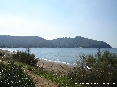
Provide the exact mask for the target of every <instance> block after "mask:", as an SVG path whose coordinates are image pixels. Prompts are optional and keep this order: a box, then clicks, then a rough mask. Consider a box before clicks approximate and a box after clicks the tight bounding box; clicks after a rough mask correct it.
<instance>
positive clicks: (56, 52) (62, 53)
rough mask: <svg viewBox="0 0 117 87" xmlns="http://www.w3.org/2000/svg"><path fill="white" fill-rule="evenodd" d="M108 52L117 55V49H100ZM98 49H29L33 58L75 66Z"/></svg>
mask: <svg viewBox="0 0 117 87" xmlns="http://www.w3.org/2000/svg"><path fill="white" fill-rule="evenodd" d="M1 49H3V50H8V51H10V52H13V51H26V48H1ZM105 50H109V51H110V52H111V53H114V54H116V55H117V48H100V51H101V52H102V53H103V52H104V51H105ZM97 52H98V48H30V53H33V54H35V58H39V59H43V60H46V61H52V62H58V63H64V64H70V65H75V63H76V61H78V60H80V57H79V56H80V55H82V54H84V55H88V54H91V55H95V54H96V53H97Z"/></svg>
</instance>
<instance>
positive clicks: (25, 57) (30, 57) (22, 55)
mask: <svg viewBox="0 0 117 87" xmlns="http://www.w3.org/2000/svg"><path fill="white" fill-rule="evenodd" d="M13 59H15V60H18V61H21V62H23V63H26V64H28V65H32V66H35V64H36V63H37V61H38V60H37V59H35V55H34V54H30V49H29V48H27V50H26V51H25V52H21V51H20V52H19V51H18V52H17V53H16V54H13Z"/></svg>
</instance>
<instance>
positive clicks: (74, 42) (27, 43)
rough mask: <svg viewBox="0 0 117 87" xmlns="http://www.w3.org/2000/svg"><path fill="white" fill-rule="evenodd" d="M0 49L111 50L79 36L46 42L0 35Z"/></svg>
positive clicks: (27, 37) (24, 37)
mask: <svg viewBox="0 0 117 87" xmlns="http://www.w3.org/2000/svg"><path fill="white" fill-rule="evenodd" d="M0 47H3V48H5V47H10V48H11V47H14V48H18V47H23V48H26V47H39V48H43V47H46V48H57V47H58V48H75V47H76V48H79V47H83V48H111V46H110V45H109V44H107V43H106V42H103V41H97V40H92V39H88V38H84V37H80V36H76V37H75V38H66V37H65V38H57V39H54V40H46V39H43V38H41V37H38V36H9V35H0Z"/></svg>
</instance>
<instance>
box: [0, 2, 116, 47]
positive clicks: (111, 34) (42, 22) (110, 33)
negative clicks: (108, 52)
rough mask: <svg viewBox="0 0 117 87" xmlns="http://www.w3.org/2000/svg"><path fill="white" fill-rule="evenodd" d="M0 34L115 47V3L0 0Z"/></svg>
mask: <svg viewBox="0 0 117 87" xmlns="http://www.w3.org/2000/svg"><path fill="white" fill-rule="evenodd" d="M0 35H11V36H39V37H42V38H45V39H47V40H52V39H56V38H63V37H71V38H75V37H76V36H81V37H85V38H89V39H93V40H98V41H104V42H106V43H108V44H110V45H111V46H112V47H113V48H117V0H0Z"/></svg>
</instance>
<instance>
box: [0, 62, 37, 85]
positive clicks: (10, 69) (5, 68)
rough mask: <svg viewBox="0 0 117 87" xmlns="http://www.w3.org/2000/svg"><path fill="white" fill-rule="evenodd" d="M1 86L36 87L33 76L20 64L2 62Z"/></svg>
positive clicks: (0, 69)
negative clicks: (24, 70) (25, 71)
mask: <svg viewBox="0 0 117 87" xmlns="http://www.w3.org/2000/svg"><path fill="white" fill-rule="evenodd" d="M0 87H35V84H34V83H33V81H32V78H31V77H30V76H29V75H28V74H26V73H24V72H23V70H22V69H21V67H20V66H17V65H16V64H14V62H11V61H9V62H8V64H3V63H0Z"/></svg>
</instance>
